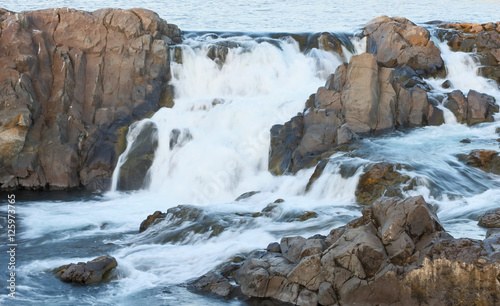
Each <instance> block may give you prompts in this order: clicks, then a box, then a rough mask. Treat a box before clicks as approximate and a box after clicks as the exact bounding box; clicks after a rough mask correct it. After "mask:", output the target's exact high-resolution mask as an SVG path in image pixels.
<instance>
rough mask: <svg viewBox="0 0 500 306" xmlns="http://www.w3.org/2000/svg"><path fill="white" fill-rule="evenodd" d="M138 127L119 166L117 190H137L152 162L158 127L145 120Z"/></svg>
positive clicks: (142, 183)
mask: <svg viewBox="0 0 500 306" xmlns="http://www.w3.org/2000/svg"><path fill="white" fill-rule="evenodd" d="M131 128H133V127H131ZM140 128H141V130H140V132H139V133H138V135H137V137H136V140H135V141H134V142H133V143H132V147H131V148H130V150H129V152H128V155H127V160H126V161H125V163H124V164H123V165H122V166H121V167H120V176H119V178H118V186H117V188H118V190H137V189H141V188H143V187H145V186H144V185H145V183H146V181H147V177H146V175H147V173H148V170H149V168H150V167H151V165H152V164H153V160H154V153H155V150H156V148H157V147H158V129H157V127H156V124H154V123H153V122H146V123H144V124H143V125H142V127H140Z"/></svg>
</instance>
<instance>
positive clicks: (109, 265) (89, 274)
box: [56, 255, 118, 285]
mask: <svg viewBox="0 0 500 306" xmlns="http://www.w3.org/2000/svg"><path fill="white" fill-rule="evenodd" d="M117 265H118V263H117V262H116V259H115V258H114V257H112V256H109V255H105V256H101V257H97V258H95V259H92V260H90V261H87V262H86V263H85V262H79V263H77V264H74V263H72V264H69V265H64V266H61V267H59V268H58V269H57V273H56V277H57V278H59V279H61V280H62V281H64V282H67V283H78V284H82V285H92V284H94V283H98V282H100V281H101V280H102V278H103V276H104V274H105V273H106V272H108V271H110V270H111V269H113V268H115V267H116V266H117Z"/></svg>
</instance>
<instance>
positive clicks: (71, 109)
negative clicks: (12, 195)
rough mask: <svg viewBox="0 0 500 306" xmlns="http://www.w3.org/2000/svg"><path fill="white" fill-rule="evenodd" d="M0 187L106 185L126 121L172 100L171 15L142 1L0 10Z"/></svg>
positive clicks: (174, 35)
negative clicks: (138, 5) (91, 7)
mask: <svg viewBox="0 0 500 306" xmlns="http://www.w3.org/2000/svg"><path fill="white" fill-rule="evenodd" d="M0 27H1V32H0V63H1V65H0V84H1V87H2V88H3V90H2V92H1V93H0V140H1V143H0V189H4V188H27V189H67V188H77V187H78V188H79V187H84V188H87V189H90V190H96V189H101V190H102V189H106V188H107V187H108V186H109V183H110V177H111V174H112V171H113V168H114V167H115V165H116V161H117V158H118V155H119V154H120V153H121V152H122V150H123V149H124V141H123V137H124V133H125V132H126V127H127V126H128V125H130V124H131V123H132V122H133V121H136V120H139V119H142V118H143V117H144V116H145V115H146V114H147V113H149V112H151V111H155V110H157V109H158V108H159V107H161V106H163V105H166V104H170V103H169V101H167V100H168V99H171V96H169V94H168V93H169V90H168V86H169V85H168V81H169V80H170V65H169V59H168V46H169V45H170V44H174V43H176V42H180V32H179V30H178V28H177V27H176V26H175V25H170V24H167V22H166V21H164V20H162V19H161V18H159V17H158V15H157V14H155V13H153V12H151V11H148V10H143V9H134V10H119V9H104V10H97V11H95V12H84V11H77V10H73V9H66V8H64V9H48V10H42V11H33V12H23V13H13V12H6V11H3V13H2V14H1V15H0Z"/></svg>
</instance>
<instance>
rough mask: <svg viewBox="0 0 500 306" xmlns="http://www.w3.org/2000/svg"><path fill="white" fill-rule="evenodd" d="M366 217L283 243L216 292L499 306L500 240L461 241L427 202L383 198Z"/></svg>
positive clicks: (255, 257)
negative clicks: (449, 232) (226, 286)
mask: <svg viewBox="0 0 500 306" xmlns="http://www.w3.org/2000/svg"><path fill="white" fill-rule="evenodd" d="M362 213H363V216H362V217H361V218H359V219H357V220H354V221H352V222H350V223H349V224H347V225H346V226H343V227H340V228H336V229H333V230H332V231H331V232H330V234H329V235H328V237H324V236H314V237H311V238H309V239H305V238H302V237H289V238H283V239H282V244H281V253H280V252H277V251H273V252H270V251H260V252H258V251H256V252H254V253H253V254H252V255H250V256H249V258H247V259H246V260H245V262H244V263H243V264H242V265H241V267H239V268H238V269H237V270H236V272H235V273H234V277H233V276H227V278H222V279H220V278H216V279H215V280H214V282H213V286H210V287H214V288H216V287H217V285H218V284H221V283H231V282H232V281H235V282H236V286H235V285H233V286H232V289H233V290H236V289H237V288H238V287H239V289H240V290H241V292H242V293H243V295H244V296H246V297H254V298H259V300H262V301H263V300H265V299H269V298H272V299H277V300H279V301H282V302H285V303H292V304H299V303H303V304H304V305H317V303H319V304H320V305H331V304H339V305H366V304H370V305H372V304H377V305H399V304H404V305H422V304H425V305H441V304H447V303H449V304H460V303H464V304H474V303H477V301H478V300H479V301H481V302H483V303H484V304H485V305H494V304H495V303H496V301H497V300H498V299H499V298H500V284H499V283H498V280H497V277H498V275H499V273H500V264H499V263H498V261H497V259H496V258H498V255H499V254H500V253H499V251H500V250H499V247H498V245H499V244H498V241H497V240H498V237H497V236H494V235H493V236H490V237H489V238H488V239H486V240H484V241H478V240H473V239H454V238H453V237H451V236H450V235H448V234H447V233H446V232H445V231H444V229H443V227H442V226H441V224H440V223H439V220H438V218H437V216H436V214H435V212H434V210H433V208H432V207H431V206H430V205H429V204H427V203H426V202H425V201H424V199H423V198H422V197H411V198H407V199H406V200H401V199H397V198H383V199H380V200H379V201H377V202H375V203H374V204H373V205H372V206H368V207H366V208H364V209H363V212H362ZM304 249H307V250H309V251H310V252H309V251H308V252H306V251H302V255H303V256H299V255H298V254H299V253H300V250H304ZM209 275H211V274H210V273H209V274H207V276H209ZM201 279H203V278H201ZM228 291H229V290H227V292H228ZM226 296H227V295H226Z"/></svg>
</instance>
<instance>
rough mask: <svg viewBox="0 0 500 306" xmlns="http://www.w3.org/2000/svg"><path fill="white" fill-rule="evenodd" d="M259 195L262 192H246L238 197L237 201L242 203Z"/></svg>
mask: <svg viewBox="0 0 500 306" xmlns="http://www.w3.org/2000/svg"><path fill="white" fill-rule="evenodd" d="M257 193H260V191H249V192H245V193H244V194H242V195H240V196H239V197H237V198H236V199H235V201H236V202H238V201H241V200H244V199H248V198H250V197H252V196H254V195H256V194H257Z"/></svg>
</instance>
